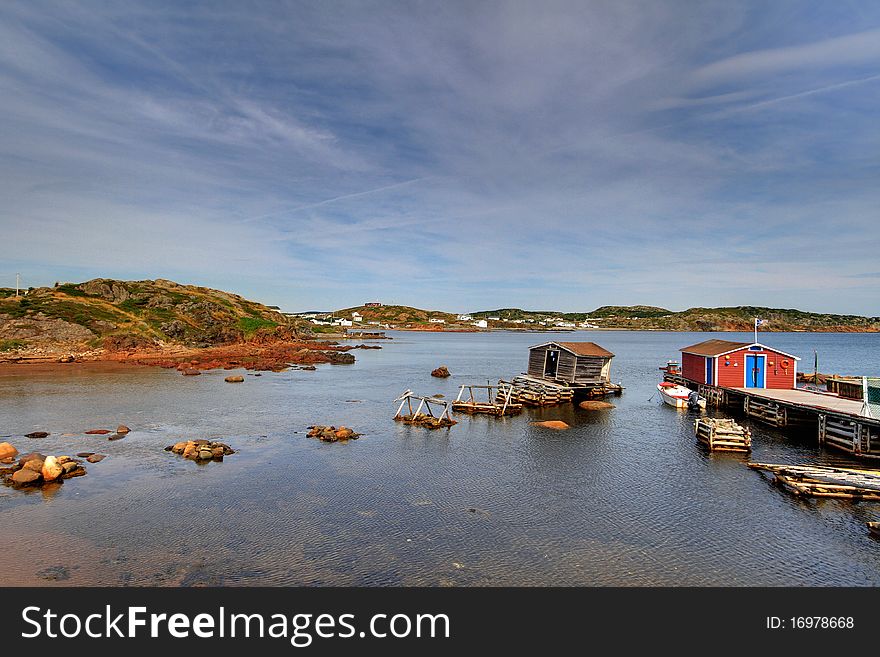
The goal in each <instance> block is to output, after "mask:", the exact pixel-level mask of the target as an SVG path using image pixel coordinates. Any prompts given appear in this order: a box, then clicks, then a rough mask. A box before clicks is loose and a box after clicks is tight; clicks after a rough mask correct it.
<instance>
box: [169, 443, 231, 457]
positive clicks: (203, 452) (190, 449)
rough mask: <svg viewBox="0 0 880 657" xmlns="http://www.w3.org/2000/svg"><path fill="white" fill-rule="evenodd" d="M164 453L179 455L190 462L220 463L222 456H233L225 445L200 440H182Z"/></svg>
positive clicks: (229, 448) (170, 446)
mask: <svg viewBox="0 0 880 657" xmlns="http://www.w3.org/2000/svg"><path fill="white" fill-rule="evenodd" d="M165 451H166V452H172V453H174V454H179V455H180V456H182V457H183V458H185V459H190V460H192V461H222V460H223V457H224V456H229V455H230V454H235V450H234V449H232V448H231V447H230V446H229V445H227V444H226V443H219V442H214V441H211V440H205V439H203V438H200V439H198V440H183V441H181V442H179V443H174V444H173V445H168V447H166V448H165Z"/></svg>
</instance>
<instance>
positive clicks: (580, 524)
mask: <svg viewBox="0 0 880 657" xmlns="http://www.w3.org/2000/svg"><path fill="white" fill-rule="evenodd" d="M393 335H394V338H395V339H394V340H393V341H387V342H385V343H383V346H384V349H382V350H381V351H379V350H375V351H372V350H358V351H356V352H354V353H355V354H356V357H357V363H356V364H355V365H352V366H328V365H325V366H319V368H318V370H317V371H316V372H303V371H291V372H283V373H278V374H272V373H265V374H263V375H262V376H261V377H254V376H247V377H246V382H245V383H244V384H240V385H229V384H226V383H224V382H223V377H224V376H226V375H227V374H228V373H224V372H211V373H206V374H204V375H202V376H199V377H183V376H180V375H179V374H178V373H176V372H174V371H173V370H172V371H169V370H158V369H128V368H121V367H115V368H105V369H100V370H95V369H94V368H92V369H86V368H82V367H78V366H71V367H69V368H65V369H63V370H61V373H58V372H57V371H56V372H53V373H50V372H41V371H39V370H37V369H32V368H27V369H26V368H23V367H22V368H20V369H14V370H12V371H10V370H8V369H7V370H5V371H2V372H0V434H3V435H15V436H16V437H15V438H12V439H9V438H7V440H11V442H13V444H15V445H16V446H17V447H18V448H19V449H20V450H22V451H24V450H30V449H39V450H40V451H43V452H44V453H55V454H64V453H66V454H72V453H75V452H78V451H98V452H101V453H104V454H108V455H109V457H108V458H107V459H105V460H104V461H103V462H102V463H98V464H94V465H89V466H88V475H87V476H86V477H81V478H78V479H72V480H70V481H67V482H66V483H64V485H63V486H61V487H59V488H58V489H57V490H56V491H53V492H49V491H35V492H28V493H24V492H22V491H15V490H12V489H10V488H6V487H0V527H2V531H0V554H2V555H3V561H4V564H5V565H6V566H7V567H6V568H4V570H3V574H2V575H0V584H53V583H59V584H76V585H79V584H91V585H199V584H221V585H239V584H240V585H257V584H269V585H303V584H304V585H348V584H352V585H392V586H397V585H481V586H482V585H503V584H515V585H516V584H518V585H563V584H565V585H637V586H653V585H711V584H720V585H748V586H751V585H832V584H833V585H877V584H880V542H878V541H876V540H874V539H872V538H870V537H869V536H868V535H867V532H866V529H865V525H864V523H865V521H867V520H876V519H880V504H872V503H850V502H840V501H817V500H807V501H804V500H799V499H796V498H794V497H792V496H790V495H787V494H785V493H783V492H781V491H780V490H778V489H777V488H775V487H774V486H773V485H772V484H770V483H769V482H768V480H766V479H764V478H763V477H762V476H761V475H759V474H757V473H756V472H753V471H751V470H749V469H748V468H747V467H745V465H743V463H744V461H745V459H744V458H743V457H739V456H731V455H720V456H719V455H710V454H708V453H706V452H705V451H703V450H702V449H701V448H700V447H698V445H697V444H696V442H695V439H694V435H693V429H692V425H691V422H692V418H691V417H690V416H688V415H687V414H686V413H685V412H682V411H676V410H675V409H672V408H669V407H666V406H662V405H660V404H658V403H657V400H656V398H654V399H650V398H651V397H652V395H653V393H654V391H655V385H656V382H657V381H658V377H659V371H658V369H657V368H658V367H659V366H660V365H661V364H663V363H664V362H665V361H666V360H667V359H669V358H675V357H677V355H678V352H677V349H678V348H679V347H681V346H684V345H687V344H691V343H694V342H698V341H700V340H703V339H706V338H707V337H709V336H707V335H706V334H682V333H641V332H590V333H584V334H577V335H575V334H571V333H567V334H565V335H564V338H562V339H566V340H577V339H583V340H593V341H596V342H598V343H600V344H602V345H603V346H605V347H606V348H608V349H610V350H611V351H613V352H614V353H616V354H617V357H616V358H615V359H614V363H613V366H612V377H613V379H614V380H620V381H622V382H623V384H624V385H625V386H626V387H627V389H626V392H625V393H624V395H623V396H622V397H620V398H612V399H611V401H613V403H615V404H616V408H614V409H612V410H609V411H602V412H585V411H580V410H578V409H575V408H574V407H571V406H568V407H558V408H550V409H542V410H534V411H528V412H526V413H524V414H523V415H521V416H519V417H514V418H503V419H497V418H487V417H469V416H464V415H458V416H456V417H457V419H459V424H458V425H457V426H455V427H453V428H452V429H450V430H448V431H436V432H429V431H427V430H424V429H419V428H413V427H407V426H403V425H399V424H397V423H395V422H393V421H392V420H391V417H392V416H393V414H394V411H395V410H396V405H394V404H393V403H392V401H391V400H393V399H394V397H396V396H397V395H399V394H400V392H401V391H403V390H404V389H405V388H412V389H413V390H414V391H416V392H421V393H425V394H428V393H443V394H445V395H446V396H447V397H454V395H455V394H456V392H457V388H458V385H459V384H461V383H466V382H473V383H485V382H486V379H491V380H492V381H493V382H494V381H496V380H497V379H498V378H499V377H500V376H504V377H509V376H511V375H513V374H516V373H519V372H521V371H522V370H523V369H524V367H525V363H526V358H527V351H526V348H527V346H528V345H530V344H535V343H538V342H542V341H544V340H546V339H548V336H547V335H535V334H513V333H495V334H479V333H477V334H421V333H396V334H393ZM722 337H729V338H733V339H748V338H749V336H748V335H745V334H728V335H727V336H722ZM763 337H764V339H765V341H766V342H768V343H770V344H772V345H774V346H776V347H778V348H779V349H782V350H784V351H788V352H793V353H796V354H799V355H801V356H802V357H803V358H804V363H809V367H810V368H811V367H812V350H813V349H814V348H815V349H818V350H819V354H820V369H821V370H822V371H825V372H838V373H842V374H846V373H850V374H875V375H876V374H880V335H859V334H853V335H827V334H766V335H764V336H763ZM440 364H446V365H448V366H449V369H450V371H451V372H452V373H453V376H452V377H450V378H449V379H446V380H439V379H433V378H432V377H431V376H430V375H429V373H430V371H431V369H433V368H434V367H436V366H437V365H440ZM802 369H808V368H804V367H803V366H802ZM538 419H542V420H543V419H562V420H564V421H566V422H568V423H569V424H571V425H572V428H571V429H570V430H568V431H564V432H552V431H549V430H545V429H540V428H538V427H534V426H532V425H531V424H530V422H531V421H534V420H538ZM120 422H122V423H125V424H127V425H129V426H130V427H132V429H133V431H132V432H131V434H129V436H128V437H126V438H125V439H124V440H119V441H115V442H108V441H107V440H106V438H105V437H101V436H82V435H78V436H75V437H66V438H65V437H60V435H59V434H61V433H66V432H82V431H85V430H87V429H90V428H99V427H107V428H113V427H115V426H116V425H117V424H119V423H120ZM311 424H337V425H338V424H345V425H347V426H352V427H354V428H355V429H357V430H358V431H361V432H362V433H363V434H364V435H363V437H362V438H361V439H360V440H357V441H352V442H350V443H348V444H339V443H337V444H324V443H321V442H319V441H316V440H312V439H308V438H306V437H305V429H306V427H307V426H309V425H311ZM752 429H753V446H754V452H753V455H752V458H753V459H754V460H759V461H780V462H793V463H795V462H797V463H801V462H848V461H847V459H846V458H845V457H844V456H841V455H840V454H839V453H836V452H830V451H829V452H825V451H822V450H820V449H819V448H818V447H817V445H816V440H815V437H814V436H811V435H807V436H801V437H794V438H793V437H791V436H786V435H784V434H782V433H780V432H777V431H775V430H772V429H768V428H765V427H762V426H761V425H758V424H753V425H752ZM34 430H45V431H50V432H52V434H53V435H52V436H50V437H49V438H45V439H42V440H29V439H25V438H21V437H19V436H21V434H24V433H27V432H30V431H34ZM199 437H206V438H221V439H223V440H225V441H227V442H229V443H230V444H231V445H232V446H233V447H234V448H236V449H238V450H240V452H239V453H238V454H235V455H234V456H231V457H228V458H227V459H226V460H225V461H224V462H223V463H210V464H207V465H204V466H199V465H196V464H195V463H192V462H189V461H184V460H182V459H180V458H179V457H175V456H173V455H171V454H169V453H167V452H164V451H163V449H162V448H163V447H164V446H165V445H168V444H171V443H173V442H175V441H177V440H179V439H186V438H199ZM472 510H476V511H475V512H474V511H472Z"/></svg>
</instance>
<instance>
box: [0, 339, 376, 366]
mask: <svg viewBox="0 0 880 657" xmlns="http://www.w3.org/2000/svg"><path fill="white" fill-rule="evenodd" d="M354 349H381V347H379V346H376V345H360V344H358V345H340V344H339V343H337V342H330V341H328V342H323V341H318V340H297V341H266V342H245V343H238V344H230V345H223V346H217V347H205V348H186V347H179V346H172V347H165V348H150V349H133V350H125V351H117V350H108V349H101V350H89V351H82V352H78V353H60V354H59V353H57V352H56V353H52V352H42V353H26V354H22V353H19V354H14V355H13V354H10V355H6V356H0V364H8V365H34V364H42V365H46V364H54V363H58V364H73V363H101V362H108V363H120V364H128V365H136V366H148V367H163V368H167V369H177V370H178V371H181V372H182V373H192V372H197V373H198V372H201V371H204V370H214V369H224V370H231V369H246V370H252V371H271V372H280V371H283V370H286V369H288V368H290V367H291V366H305V367H300V369H312V368H313V366H314V365H320V364H325V363H329V364H331V365H350V364H352V363H354V362H355V357H354V354H351V353H349V352H350V351H352V350H354Z"/></svg>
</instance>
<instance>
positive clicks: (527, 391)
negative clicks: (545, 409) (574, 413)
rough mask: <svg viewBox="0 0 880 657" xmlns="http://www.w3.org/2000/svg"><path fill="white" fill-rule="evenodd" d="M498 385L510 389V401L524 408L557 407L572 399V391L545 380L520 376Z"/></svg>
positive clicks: (525, 375) (564, 386)
mask: <svg viewBox="0 0 880 657" xmlns="http://www.w3.org/2000/svg"><path fill="white" fill-rule="evenodd" d="M500 383H503V384H506V385H509V386H510V387H511V391H512V392H511V399H512V400H513V401H515V402H516V403H518V404H522V405H524V406H558V405H559V404H566V403H570V402H571V401H572V400H573V399H574V389H573V388H570V387H569V386H566V385H562V384H559V383H553V382H552V381H547V380H546V379H539V378H538V377H534V376H529V375H528V374H522V375H520V376H515V377H513V381H509V382H508V381H501V382H500Z"/></svg>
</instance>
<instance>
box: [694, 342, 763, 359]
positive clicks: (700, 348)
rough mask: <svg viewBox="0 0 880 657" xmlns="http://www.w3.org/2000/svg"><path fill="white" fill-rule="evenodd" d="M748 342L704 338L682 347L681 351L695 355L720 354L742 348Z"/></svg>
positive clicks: (747, 344)
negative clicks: (701, 340)
mask: <svg viewBox="0 0 880 657" xmlns="http://www.w3.org/2000/svg"><path fill="white" fill-rule="evenodd" d="M750 344H751V343H750V342H732V341H731V340H705V341H703V342H699V343H697V344H693V345H691V346H690V347H682V348H681V352H682V353H684V354H696V355H697V356H720V355H721V354H727V353H730V352H731V351H737V350H738V349H744V348H745V347H748V346H749V345H750Z"/></svg>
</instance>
